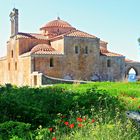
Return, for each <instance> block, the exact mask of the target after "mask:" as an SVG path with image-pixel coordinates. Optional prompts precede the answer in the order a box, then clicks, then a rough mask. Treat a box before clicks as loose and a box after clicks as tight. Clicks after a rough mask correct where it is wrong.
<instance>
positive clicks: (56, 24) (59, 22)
mask: <svg viewBox="0 0 140 140" xmlns="http://www.w3.org/2000/svg"><path fill="white" fill-rule="evenodd" d="M53 27H59V28H74V27H72V26H71V25H70V24H69V23H68V22H66V21H63V20H61V19H60V18H59V17H58V18H57V20H53V21H50V22H48V23H47V24H46V25H45V26H43V27H42V28H41V29H44V28H53Z"/></svg>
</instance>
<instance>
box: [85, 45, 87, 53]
mask: <svg viewBox="0 0 140 140" xmlns="http://www.w3.org/2000/svg"><path fill="white" fill-rule="evenodd" d="M85 54H88V46H86V47H85Z"/></svg>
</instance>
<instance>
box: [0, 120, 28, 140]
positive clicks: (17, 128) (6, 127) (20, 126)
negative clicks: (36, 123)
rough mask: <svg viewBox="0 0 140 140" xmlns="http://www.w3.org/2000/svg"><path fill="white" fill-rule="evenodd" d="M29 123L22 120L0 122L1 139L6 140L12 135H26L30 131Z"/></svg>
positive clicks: (22, 136)
mask: <svg viewBox="0 0 140 140" xmlns="http://www.w3.org/2000/svg"><path fill="white" fill-rule="evenodd" d="M30 127H31V125H30V124H25V123H23V122H14V121H8V122H4V123H1V124H0V136H1V138H2V140H7V139H8V138H10V137H12V136H15V135H16V136H18V137H21V138H24V137H28V136H29V132H30Z"/></svg>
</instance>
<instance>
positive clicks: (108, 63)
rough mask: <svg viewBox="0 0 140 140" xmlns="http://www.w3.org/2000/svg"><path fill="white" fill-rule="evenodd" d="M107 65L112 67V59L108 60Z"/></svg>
mask: <svg viewBox="0 0 140 140" xmlns="http://www.w3.org/2000/svg"><path fill="white" fill-rule="evenodd" d="M107 67H111V60H109V59H108V60H107Z"/></svg>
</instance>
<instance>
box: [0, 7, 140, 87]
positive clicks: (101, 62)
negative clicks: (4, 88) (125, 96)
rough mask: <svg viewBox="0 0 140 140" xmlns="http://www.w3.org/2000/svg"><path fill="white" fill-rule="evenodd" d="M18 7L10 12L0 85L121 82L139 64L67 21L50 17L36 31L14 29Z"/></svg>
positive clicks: (139, 69) (139, 68) (138, 67)
mask: <svg viewBox="0 0 140 140" xmlns="http://www.w3.org/2000/svg"><path fill="white" fill-rule="evenodd" d="M18 16H19V14H18V9H15V8H14V9H13V10H12V12H11V13H10V22H11V36H10V38H9V40H8V41H7V54H6V56H4V57H1V58H0V84H5V83H11V84H14V85H18V86H23V85H29V86H36V85H39V86H40V85H46V84H53V83H65V82H66V83H67V82H73V81H123V80H125V79H126V78H127V76H128V73H129V70H130V69H132V68H133V69H134V70H135V72H136V75H137V76H139V73H140V63H139V62H135V61H132V60H129V59H126V58H125V56H123V55H121V54H118V53H114V52H112V51H110V50H108V48H107V45H108V43H107V42H106V41H103V40H101V39H100V38H98V37H96V36H95V35H91V34H89V33H86V32H84V31H80V30H78V29H76V28H75V27H73V26H71V24H69V23H68V22H66V21H64V20H62V19H60V18H59V17H58V18H57V19H56V20H52V21H50V22H48V23H46V25H44V26H43V27H41V28H40V32H38V33H25V32H19V30H18Z"/></svg>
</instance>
